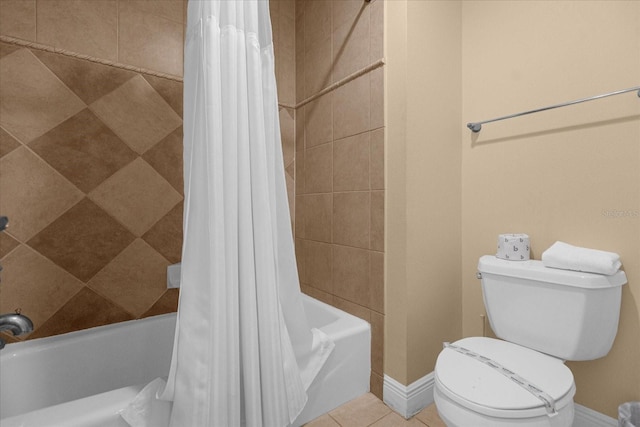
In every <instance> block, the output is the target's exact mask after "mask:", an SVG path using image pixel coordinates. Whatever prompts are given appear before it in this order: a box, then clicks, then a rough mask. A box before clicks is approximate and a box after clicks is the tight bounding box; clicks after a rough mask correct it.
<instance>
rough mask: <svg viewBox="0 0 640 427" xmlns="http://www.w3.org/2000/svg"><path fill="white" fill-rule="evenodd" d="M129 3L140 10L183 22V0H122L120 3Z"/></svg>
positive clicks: (184, 18)
mask: <svg viewBox="0 0 640 427" xmlns="http://www.w3.org/2000/svg"><path fill="white" fill-rule="evenodd" d="M125 4H126V5H128V6H131V7H132V8H133V9H136V10H137V11H139V12H143V13H146V14H149V15H156V16H160V17H162V18H165V19H170V20H171V21H175V22H179V23H181V24H182V23H183V22H184V21H185V20H186V17H185V16H183V13H182V12H183V0H154V1H149V0H120V5H125Z"/></svg>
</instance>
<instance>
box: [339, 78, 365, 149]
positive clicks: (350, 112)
mask: <svg viewBox="0 0 640 427" xmlns="http://www.w3.org/2000/svg"><path fill="white" fill-rule="evenodd" d="M370 111H371V87H370V74H365V75H363V76H361V77H358V78H357V79H355V80H352V81H351V82H349V83H347V84H346V85H344V86H341V87H339V88H338V89H336V90H335V91H334V96H333V135H334V138H336V139H338V138H344V137H346V136H351V135H355V134H357V133H361V132H364V131H368V130H370V129H371V127H370Z"/></svg>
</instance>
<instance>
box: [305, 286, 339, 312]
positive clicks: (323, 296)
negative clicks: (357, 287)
mask: <svg viewBox="0 0 640 427" xmlns="http://www.w3.org/2000/svg"><path fill="white" fill-rule="evenodd" d="M300 288H301V290H302V292H304V293H305V294H307V295H309V296H310V297H311V298H315V299H317V300H318V301H322V302H324V303H325V304H329V305H332V306H334V307H335V306H336V305H335V303H334V302H335V297H334V296H333V295H331V294H329V293H327V292H324V291H321V290H320V289H316V288H314V287H313V286H308V285H301V287H300Z"/></svg>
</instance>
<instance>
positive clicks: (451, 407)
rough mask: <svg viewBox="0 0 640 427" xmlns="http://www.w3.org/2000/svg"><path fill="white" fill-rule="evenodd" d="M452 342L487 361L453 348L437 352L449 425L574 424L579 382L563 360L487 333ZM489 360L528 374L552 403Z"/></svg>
mask: <svg viewBox="0 0 640 427" xmlns="http://www.w3.org/2000/svg"><path fill="white" fill-rule="evenodd" d="M453 346H455V347H459V348H463V349H465V350H470V352H472V353H473V354H475V355H477V357H482V358H483V360H482V361H481V360H478V359H476V358H474V357H470V356H468V355H467V354H462V353H459V352H457V351H456V350H453V349H452V348H451V347H449V348H445V349H444V350H443V351H442V352H441V353H440V355H439V356H438V360H437V362H436V368H435V388H434V399H435V403H436V406H437V408H438V413H439V414H440V417H441V418H442V419H443V421H445V423H446V424H447V425H448V426H460V427H497V426H505V427H506V426H527V427H564V426H571V424H572V422H573V415H574V407H573V396H574V394H575V383H574V381H573V375H572V374H571V371H570V370H569V368H567V367H566V366H565V365H564V364H563V362H562V361H561V360H560V359H556V358H554V357H551V356H548V355H545V354H542V353H539V352H536V351H534V350H531V349H528V348H526V347H522V346H519V345H517V344H512V343H509V342H506V341H501V340H497V339H493V338H485V337H471V338H464V339H462V340H459V341H456V342H455V343H453ZM485 362H487V363H490V364H491V365H498V366H501V367H504V368H506V369H508V370H509V371H511V372H514V373H516V372H517V377H516V380H518V381H521V380H520V379H519V378H522V379H525V380H526V382H527V383H530V384H532V385H534V386H535V387H536V388H538V389H541V390H544V392H545V393H546V395H548V396H549V397H551V399H552V407H551V408H550V407H549V405H548V402H545V401H543V400H541V399H539V398H538V397H536V396H535V395H534V394H532V393H530V392H529V391H527V389H526V388H525V387H523V385H521V384H518V383H517V382H516V381H514V379H513V378H511V377H510V376H506V375H505V373H504V372H501V371H498V370H496V369H495V368H494V367H492V366H490V365H489V364H487V363H485ZM518 377H519V378H518ZM545 404H546V405H545Z"/></svg>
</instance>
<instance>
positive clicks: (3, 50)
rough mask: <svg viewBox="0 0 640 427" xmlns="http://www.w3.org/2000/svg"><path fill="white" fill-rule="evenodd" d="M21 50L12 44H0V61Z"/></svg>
mask: <svg viewBox="0 0 640 427" xmlns="http://www.w3.org/2000/svg"><path fill="white" fill-rule="evenodd" d="M19 49H20V48H19V47H18V46H14V45H12V44H7V43H0V59H2V58H3V57H5V56H7V55H9V54H10V53H13V52H15V51H16V50H19Z"/></svg>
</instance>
